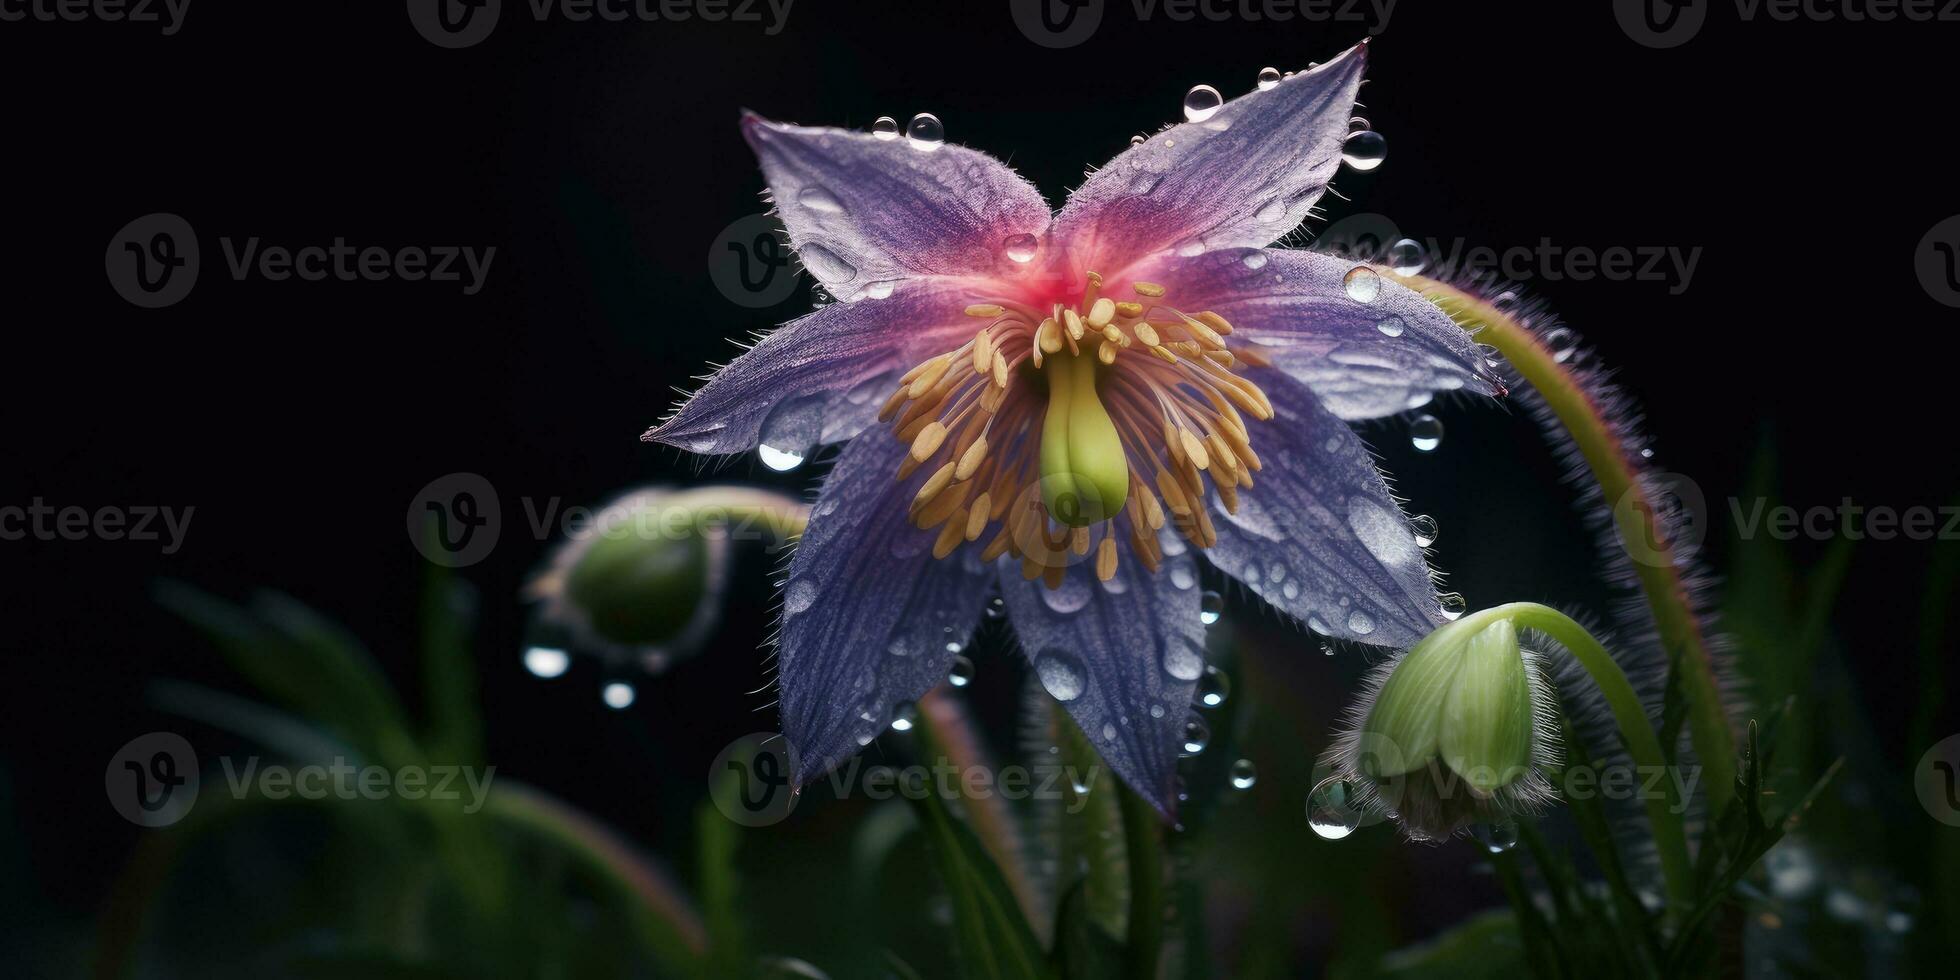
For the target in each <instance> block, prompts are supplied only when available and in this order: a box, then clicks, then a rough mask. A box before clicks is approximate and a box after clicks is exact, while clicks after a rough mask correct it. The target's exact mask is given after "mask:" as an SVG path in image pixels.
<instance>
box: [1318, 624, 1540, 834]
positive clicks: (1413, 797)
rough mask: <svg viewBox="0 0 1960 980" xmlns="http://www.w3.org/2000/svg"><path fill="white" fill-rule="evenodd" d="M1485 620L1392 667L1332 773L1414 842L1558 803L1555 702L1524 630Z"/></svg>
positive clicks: (1432, 639) (1449, 632)
mask: <svg viewBox="0 0 1960 980" xmlns="http://www.w3.org/2000/svg"><path fill="white" fill-rule="evenodd" d="M1489 612H1491V611H1486V613H1480V614H1477V615H1475V616H1468V617H1465V618H1463V619H1460V620H1457V621H1456V622H1453V623H1448V624H1445V625H1443V626H1440V627H1438V628H1437V629H1436V630H1435V631H1434V632H1432V633H1430V634H1429V635H1428V636H1426V637H1424V638H1423V639H1422V640H1421V641H1420V642H1418V643H1417V644H1416V645H1415V646H1414V647H1413V648H1411V649H1410V650H1409V651H1408V652H1407V653H1404V654H1401V655H1399V656H1397V657H1396V658H1394V659H1392V660H1390V661H1388V662H1387V663H1386V664H1384V665H1383V667H1382V668H1381V669H1379V670H1378V671H1377V672H1376V674H1375V675H1374V676H1373V677H1371V678H1370V682H1369V685H1368V688H1367V690H1366V692H1365V693H1364V694H1363V697H1362V698H1361V700H1360V702H1359V703H1358V705H1357V706H1356V707H1355V709H1354V710H1352V711H1351V712H1350V717H1351V719H1354V720H1357V721H1358V724H1356V726H1355V728H1354V729H1353V730H1352V731H1350V732H1348V733H1347V734H1345V735H1344V736H1342V738H1341V739H1339V740H1338V741H1337V744H1336V747H1335V754H1336V762H1335V765H1336V767H1337V768H1339V769H1341V770H1343V771H1345V772H1346V773H1347V774H1348V776H1349V778H1350V779H1353V780H1354V781H1356V782H1357V783H1358V784H1359V786H1358V789H1360V790H1361V791H1362V793H1363V794H1364V795H1365V796H1367V797H1369V798H1370V800H1369V802H1371V803H1372V804H1373V805H1375V806H1376V807H1377V808H1379V809H1385V810H1387V811H1388V812H1389V813H1390V814H1392V815H1393V816H1394V817H1395V818H1396V819H1397V820H1398V821H1400V822H1401V824H1402V827H1403V830H1404V831H1405V832H1406V833H1408V835H1409V836H1410V837H1413V838H1417V839H1422V840H1431V839H1437V838H1441V837H1446V836H1449V835H1450V834H1452V833H1454V832H1456V831H1458V830H1461V829H1463V828H1464V827H1465V826H1467V825H1469V824H1472V823H1479V822H1485V823H1496V822H1500V821H1502V820H1504V819H1506V818H1508V816H1509V815H1510V814H1512V813H1515V812H1517V811H1519V810H1524V809H1532V808H1535V806H1536V805H1538V804H1540V803H1542V802H1544V801H1545V800H1548V799H1550V797H1551V788H1550V784H1549V782H1547V781H1546V779H1545V777H1544V770H1546V769H1547V768H1549V767H1550V766H1551V765H1552V764H1553V763H1554V762H1555V760H1556V756H1557V749H1556V744H1555V740H1554V737H1553V735H1554V732H1555V731H1556V729H1555V728H1554V727H1553V726H1552V725H1551V724H1550V718H1551V715H1550V711H1551V709H1552V704H1553V702H1552V696H1551V694H1550V692H1549V689H1548V688H1547V687H1546V684H1545V682H1544V680H1543V677H1542V675H1541V671H1540V669H1539V664H1538V657H1537V654H1535V653H1533V652H1531V651H1529V650H1526V649H1524V648H1523V646H1522V645H1521V644H1520V643H1519V640H1518V632H1517V627H1516V624H1515V623H1513V622H1512V620H1511V619H1510V618H1509V617H1507V616H1503V615H1490V614H1487V613H1489Z"/></svg>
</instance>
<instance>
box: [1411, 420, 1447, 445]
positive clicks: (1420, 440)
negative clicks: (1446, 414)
mask: <svg viewBox="0 0 1960 980" xmlns="http://www.w3.org/2000/svg"><path fill="white" fill-rule="evenodd" d="M1409 444H1410V445H1413V446H1415V447H1416V449H1418V450H1420V451H1422V452H1425V453H1433V452H1435V451H1436V447H1437V446H1440V445H1442V444H1443V422H1442V420H1441V419H1439V418H1437V417H1436V416H1434V415H1418V416H1416V417H1415V419H1414V420H1413V421H1411V422H1410V423H1409Z"/></svg>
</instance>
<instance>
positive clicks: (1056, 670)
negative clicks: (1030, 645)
mask: <svg viewBox="0 0 1960 980" xmlns="http://www.w3.org/2000/svg"><path fill="white" fill-rule="evenodd" d="M1034 672H1035V676H1037V677H1039V678H1041V686H1042V687H1043V688H1045V689H1046V690H1047V691H1048V694H1049V696H1051V697H1053V698H1054V699H1055V700H1057V701H1073V700H1075V699H1076V698H1079V697H1081V696H1082V689H1083V688H1084V687H1085V686H1086V685H1087V683H1088V681H1087V678H1085V677H1084V676H1083V673H1082V662H1081V661H1079V660H1077V659H1075V654H1072V653H1069V652H1067V651H1064V650H1044V651H1042V652H1041V655H1040V656H1037V657H1035V658H1034Z"/></svg>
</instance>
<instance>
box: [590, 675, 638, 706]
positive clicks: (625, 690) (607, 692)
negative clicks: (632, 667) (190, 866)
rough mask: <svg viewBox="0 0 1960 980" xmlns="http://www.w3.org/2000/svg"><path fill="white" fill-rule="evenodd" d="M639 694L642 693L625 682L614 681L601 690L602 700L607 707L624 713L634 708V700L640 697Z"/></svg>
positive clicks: (600, 696)
mask: <svg viewBox="0 0 1960 980" xmlns="http://www.w3.org/2000/svg"><path fill="white" fill-rule="evenodd" d="M639 694H640V692H638V691H636V690H634V689H633V685H631V684H628V683H626V682H625V681H612V682H610V683H608V684H607V685H606V686H605V687H602V688H600V689H599V698H600V700H602V701H604V702H606V707H608V708H611V709H613V710H614V711H624V710H626V709H627V708H630V707H632V706H633V699H634V698H636V697H639Z"/></svg>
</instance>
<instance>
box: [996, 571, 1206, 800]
mask: <svg viewBox="0 0 1960 980" xmlns="http://www.w3.org/2000/svg"><path fill="white" fill-rule="evenodd" d="M1002 568H1003V573H1002V575H1001V576H1000V579H1001V590H1002V592H1003V594H1004V595H1005V596H1006V598H1007V615H1008V619H1009V620H1010V621H1011V622H1013V624H1014V632H1015V635H1017V636H1018V637H1020V640H1021V647H1022V649H1023V651H1024V652H1025V653H1026V654H1027V656H1028V659H1029V661H1030V662H1032V663H1033V665H1034V671H1035V676H1036V677H1038V678H1039V679H1040V680H1041V684H1042V687H1044V688H1046V689H1047V691H1048V693H1049V694H1050V695H1051V696H1053V697H1054V698H1055V699H1056V700H1057V701H1060V702H1062V705H1063V706H1064V707H1066V708H1067V709H1068V712H1069V715H1070V716H1071V717H1073V718H1074V719H1075V723H1076V724H1077V725H1078V726H1080V727H1081V729H1082V732H1083V734H1085V735H1087V736H1088V738H1089V741H1090V743H1091V744H1093V745H1094V746H1095V747H1096V752H1097V753H1098V754H1100V755H1101V756H1102V758H1103V761H1105V762H1107V763H1109V765H1110V768H1112V769H1114V770H1115V771H1116V775H1117V776H1119V777H1121V778H1122V780H1123V782H1125V783H1127V784H1128V785H1129V786H1130V788H1131V789H1134V790H1136V791H1137V793H1138V794H1140V795H1142V796H1143V798H1144V799H1146V800H1149V801H1150V803H1151V805H1152V806H1155V807H1156V808H1157V809H1158V810H1160V811H1162V812H1164V813H1166V814H1168V813H1170V812H1171V811H1172V810H1173V809H1174V808H1175V805H1176V795H1177V790H1176V778H1177V755H1178V746H1179V743H1180V742H1181V740H1182V738H1183V734H1184V723H1185V720H1186V719H1187V718H1188V717H1189V716H1190V713H1191V695H1192V692H1193V691H1194V690H1195V689H1196V687H1197V682H1198V677H1199V675H1200V674H1202V673H1203V672H1204V661H1205V649H1204V641H1205V628H1204V624H1203V622H1202V621H1201V620H1200V619H1199V590H1198V588H1197V568H1196V566H1195V565H1194V564H1193V562H1192V560H1191V557H1190V555H1189V554H1188V553H1187V554H1183V555H1177V556H1167V557H1165V559H1164V562H1163V567H1162V568H1160V569H1159V570H1158V571H1157V573H1156V574H1154V575H1153V574H1151V573H1150V572H1149V571H1148V570H1146V569H1144V568H1142V567H1141V566H1140V565H1139V564H1138V563H1136V562H1125V563H1124V564H1123V565H1122V566H1121V567H1119V568H1118V569H1117V571H1116V575H1115V577H1114V578H1112V579H1110V580H1109V581H1108V582H1098V581H1097V580H1096V577H1095V576H1094V575H1093V574H1091V569H1090V566H1089V565H1088V564H1086V563H1085V564H1080V565H1076V566H1073V567H1071V568H1069V570H1068V574H1067V575H1066V577H1065V578H1064V579H1063V581H1062V586H1061V588H1058V589H1049V588H1047V587H1046V586H1045V585H1043V584H1042V583H1041V582H1040V581H1039V580H1034V581H1022V579H1021V576H1020V575H1019V574H1018V572H1008V571H1006V568H1007V566H1005V565H1004V566H1002Z"/></svg>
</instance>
